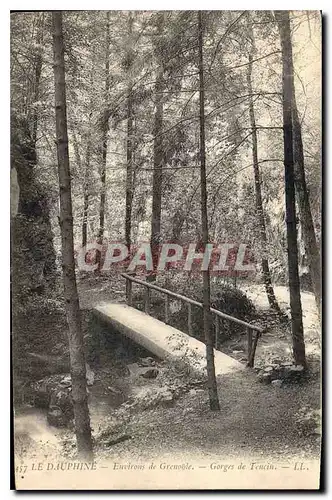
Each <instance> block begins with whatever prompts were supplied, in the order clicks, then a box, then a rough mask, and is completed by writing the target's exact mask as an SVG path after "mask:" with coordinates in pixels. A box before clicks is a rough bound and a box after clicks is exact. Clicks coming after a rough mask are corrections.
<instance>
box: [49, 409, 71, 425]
mask: <svg viewBox="0 0 332 500" xmlns="http://www.w3.org/2000/svg"><path fill="white" fill-rule="evenodd" d="M47 422H48V423H49V425H53V426H54V427H66V426H67V424H68V419H67V418H66V416H65V414H64V413H63V411H62V410H61V409H60V408H56V407H54V408H52V409H50V410H49V411H48V412H47Z"/></svg>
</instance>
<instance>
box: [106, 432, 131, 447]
mask: <svg viewBox="0 0 332 500" xmlns="http://www.w3.org/2000/svg"><path fill="white" fill-rule="evenodd" d="M127 439H131V436H128V435H127V434H124V435H122V436H119V437H117V438H114V439H110V440H109V441H108V442H107V443H106V445H107V446H114V445H115V444H118V443H122V441H127Z"/></svg>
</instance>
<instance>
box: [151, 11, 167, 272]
mask: <svg viewBox="0 0 332 500" xmlns="http://www.w3.org/2000/svg"><path fill="white" fill-rule="evenodd" d="M163 29H164V13H163V12H160V13H159V34H160V35H161V34H162V32H163ZM158 62H159V66H160V69H159V70H158V73H157V77H156V84H155V93H154V99H155V113H154V126H153V135H154V141H153V177H152V214H151V237H150V244H151V254H152V260H153V267H154V272H153V273H152V274H151V275H150V276H149V279H150V280H151V281H153V280H155V279H156V275H155V269H156V267H157V261H158V251H159V244H160V238H161V234H160V229H161V203H162V180H163V162H164V150H163V135H162V130H163V114H164V104H163V90H164V71H163V63H162V60H159V61H158Z"/></svg>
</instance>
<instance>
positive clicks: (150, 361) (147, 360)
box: [138, 356, 156, 366]
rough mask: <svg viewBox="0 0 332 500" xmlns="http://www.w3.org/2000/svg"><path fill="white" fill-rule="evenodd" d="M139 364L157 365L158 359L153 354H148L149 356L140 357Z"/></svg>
mask: <svg viewBox="0 0 332 500" xmlns="http://www.w3.org/2000/svg"><path fill="white" fill-rule="evenodd" d="M138 364H139V366H155V365H156V361H155V360H154V359H153V358H152V357H151V356H148V357H147V358H140V360H139V362H138Z"/></svg>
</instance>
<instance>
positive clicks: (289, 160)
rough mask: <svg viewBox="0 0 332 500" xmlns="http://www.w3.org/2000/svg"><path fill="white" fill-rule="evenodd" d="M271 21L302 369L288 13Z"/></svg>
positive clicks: (293, 308)
mask: <svg viewBox="0 0 332 500" xmlns="http://www.w3.org/2000/svg"><path fill="white" fill-rule="evenodd" d="M275 17H276V20H277V23H278V28H279V32H280V41H281V52H282V88H283V133H284V165H285V199H286V211H285V215H286V225H287V252H288V279H289V293H290V307H291V318H292V339H293V355H294V359H295V363H296V364H300V365H303V366H306V356H305V344H304V337H303V323H302V305H301V294H300V280H299V269H298V246H297V228H296V206H295V184H294V153H293V123H292V97H293V64H292V60H293V55H292V44H291V37H290V22H289V12H288V11H275Z"/></svg>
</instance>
